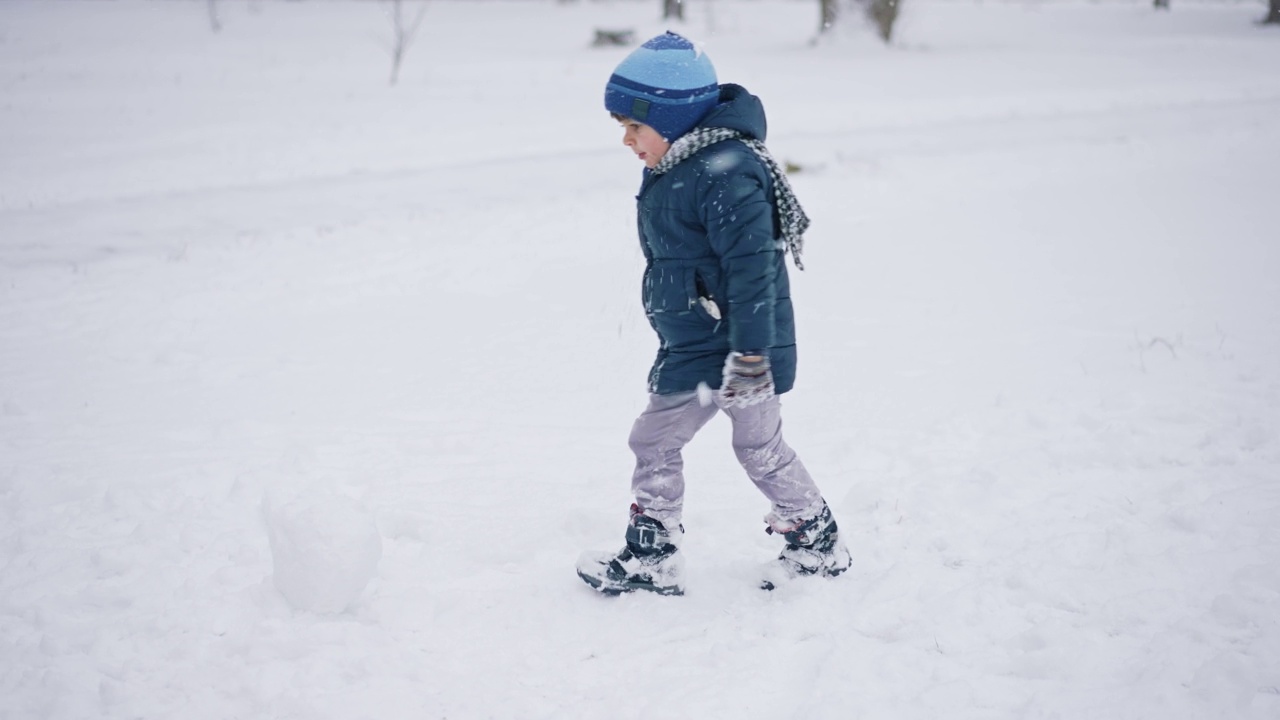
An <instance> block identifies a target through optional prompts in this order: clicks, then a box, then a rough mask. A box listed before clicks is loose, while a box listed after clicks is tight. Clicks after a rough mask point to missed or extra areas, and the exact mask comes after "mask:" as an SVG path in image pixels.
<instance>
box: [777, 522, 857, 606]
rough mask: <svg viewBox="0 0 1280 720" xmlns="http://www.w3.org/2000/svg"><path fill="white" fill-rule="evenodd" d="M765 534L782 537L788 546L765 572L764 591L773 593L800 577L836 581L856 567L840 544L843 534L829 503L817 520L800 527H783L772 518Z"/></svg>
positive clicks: (783, 525) (847, 551) (799, 524)
mask: <svg viewBox="0 0 1280 720" xmlns="http://www.w3.org/2000/svg"><path fill="white" fill-rule="evenodd" d="M766 522H769V526H768V527H767V528H765V532H767V533H770V534H773V533H778V534H780V535H782V537H783V539H785V540H786V541H787V546H786V547H785V548H783V549H782V554H780V555H779V556H778V559H777V560H776V561H774V563H773V564H771V565H770V566H769V568H768V570H767V571H766V572H765V580H764V582H762V583H760V587H762V588H764V589H765V590H773V589H774V588H776V587H778V586H779V585H781V584H783V583H785V582H788V581H790V580H793V579H795V578H798V577H804V576H807V575H819V576H822V577H835V576H836V575H839V574H840V573H842V572H844V571H845V570H848V569H849V566H850V565H851V564H853V559H852V558H851V557H850V556H849V549H848V548H846V547H845V546H844V543H843V542H841V541H840V533H839V531H838V528H837V527H836V521H835V518H833V517H832V516H831V508H830V507H828V506H827V504H826V503H825V502H823V503H822V510H821V511H820V512H819V513H818V515H817V516H816V517H813V518H810V519H808V520H804V521H802V522H800V523H796V524H785V523H780V522H779V521H778V519H777V518H776V517H774V516H773V515H772V514H771V515H770V516H769V517H768V518H766Z"/></svg>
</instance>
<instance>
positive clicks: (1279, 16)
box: [1262, 0, 1280, 25]
mask: <svg viewBox="0 0 1280 720" xmlns="http://www.w3.org/2000/svg"><path fill="white" fill-rule="evenodd" d="M1262 23H1263V24H1264V25H1267V24H1280V0H1271V2H1270V3H1268V10H1267V16H1266V17H1264V18H1262Z"/></svg>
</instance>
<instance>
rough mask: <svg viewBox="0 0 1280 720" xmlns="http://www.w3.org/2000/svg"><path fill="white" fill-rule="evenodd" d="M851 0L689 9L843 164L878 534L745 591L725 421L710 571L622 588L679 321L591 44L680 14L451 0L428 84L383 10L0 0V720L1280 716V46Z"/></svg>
mask: <svg viewBox="0 0 1280 720" xmlns="http://www.w3.org/2000/svg"><path fill="white" fill-rule="evenodd" d="M815 6H816V3H812V2H776V1H774V0H760V1H755V2H731V1H729V0H715V1H714V2H712V1H710V0H701V1H699V0H693V1H691V2H690V3H688V10H689V20H688V22H687V23H686V24H685V25H683V29H684V30H685V31H686V32H688V33H689V34H691V35H693V36H695V37H697V38H699V39H700V40H702V41H703V42H704V44H705V47H706V48H707V50H708V52H709V53H710V54H711V56H712V58H713V60H714V61H715V62H716V64H717V67H718V69H719V72H720V75H721V79H722V80H724V81H734V82H740V83H742V84H745V85H747V86H748V87H749V88H750V89H751V90H753V91H754V92H756V93H758V94H760V95H761V96H762V97H763V98H764V100H765V103H766V107H767V109H768V111H769V113H770V121H771V129H772V133H773V134H772V135H771V139H770V146H771V147H772V148H773V150H774V152H775V154H777V155H779V156H781V157H783V158H785V159H787V160H789V161H791V162H793V163H796V164H798V165H800V166H801V167H802V170H801V171H800V172H798V173H796V174H795V175H794V177H793V182H794V184H795V187H796V190H797V192H798V193H799V195H800V198H801V200H802V201H803V202H804V203H805V205H806V209H807V210H808V211H809V213H810V215H811V216H812V217H813V218H814V225H813V229H812V230H811V231H810V233H809V235H808V252H807V255H806V259H807V261H808V262H807V264H808V266H809V270H808V271H806V272H804V273H793V282H794V296H795V298H796V303H797V312H798V322H799V332H800V350H801V365H800V377H799V382H798V387H797V389H796V391H795V392H794V393H793V394H791V395H788V396H787V398H786V408H787V409H786V415H787V427H788V437H789V439H790V441H791V443H792V444H793V445H794V446H795V447H796V448H797V450H798V451H799V452H800V453H801V455H802V457H803V458H804V460H805V463H806V465H808V467H809V468H810V469H811V470H812V471H813V472H814V474H815V476H816V477H817V478H818V480H819V483H820V485H822V487H823V488H824V490H825V492H826V494H827V498H828V500H829V501H830V502H831V504H832V506H833V508H834V510H835V512H836V514H837V517H838V519H839V520H840V522H841V527H842V528H843V529H844V531H845V534H846V535H847V538H848V542H849V544H850V546H851V548H852V550H853V552H854V556H855V567H854V569H853V570H852V571H851V572H850V573H849V574H848V575H846V576H844V577H841V578H839V579H836V580H833V581H820V582H815V583H811V584H808V585H804V586H799V587H790V588H786V589H783V590H780V591H778V592H775V593H771V594H770V593H764V592H761V591H759V590H757V589H756V588H755V581H756V579H757V577H758V575H757V572H758V569H759V566H760V565H761V564H762V563H764V562H766V561H767V560H768V559H769V558H770V557H772V556H773V555H774V554H775V553H776V551H777V549H778V541H777V539H776V538H772V537H769V536H766V535H765V534H764V533H763V532H762V530H763V524H762V522H761V517H762V516H763V514H764V513H765V512H766V511H767V509H768V508H767V505H766V503H765V502H764V501H763V499H762V498H761V497H760V496H758V494H757V493H756V492H755V490H754V489H753V488H752V487H751V486H750V484H749V483H748V482H747V481H746V479H745V478H744V477H743V476H742V475H741V471H740V470H739V468H738V467H737V466H736V463H735V461H734V460H733V456H732V453H731V452H730V451H729V449H728V447H727V445H728V428H727V424H726V423H725V422H723V421H722V420H721V421H717V422H715V423H713V424H712V425H711V426H709V427H708V428H707V429H706V431H705V432H704V434H703V435H702V436H700V437H699V438H698V439H697V440H696V441H695V442H694V444H693V445H692V446H691V447H690V448H689V450H688V453H687V469H688V473H689V476H690V478H689V479H690V489H689V497H688V504H687V509H686V517H685V524H686V527H687V528H688V531H689V532H688V538H687V544H686V551H687V558H688V560H687V561H688V570H689V578H688V594H687V595H686V596H685V597H683V598H660V597H652V596H643V597H622V598H617V599H607V598H602V597H599V596H597V595H596V594H595V593H593V592H591V591H590V590H589V589H588V588H587V587H586V586H585V585H583V584H582V583H581V582H580V581H579V580H578V579H577V578H576V577H575V576H574V572H573V564H574V561H575V559H576V558H577V556H578V554H579V552H580V551H582V550H584V549H613V548H616V547H620V546H621V542H622V531H623V525H624V523H625V520H626V512H627V504H628V503H629V501H630V500H629V497H628V478H629V471H630V465H631V458H630V455H629V451H628V449H627V447H626V436H627V432H628V430H629V428H630V424H631V421H632V419H633V417H634V415H635V414H636V413H637V412H638V411H639V410H640V408H641V407H642V406H643V403H644V400H645V397H644V382H643V381H644V374H645V371H646V369H647V367H648V364H649V361H650V358H651V356H652V352H653V349H654V345H655V342H654V339H653V337H652V333H651V331H650V329H649V327H648V325H647V323H646V322H645V320H644V317H643V314H642V313H641V311H640V308H639V301H638V295H639V273H640V270H641V266H642V262H643V260H642V257H641V255H640V252H639V249H638V247H637V243H636V241H635V237H634V218H633V215H632V212H633V200H632V196H633V194H634V190H635V188H636V186H637V183H638V180H639V172H640V168H639V166H638V164H637V163H636V161H635V160H634V159H633V158H632V157H631V156H630V154H629V153H628V152H627V151H626V150H625V149H624V148H622V146H621V144H620V131H619V129H618V128H617V126H616V125H615V124H614V123H612V122H611V121H610V120H609V119H608V118H607V117H606V116H605V114H604V112H603V109H602V107H601V104H602V103H601V94H602V89H603V84H604V81H605V79H606V77H607V75H608V73H609V71H610V70H611V69H612V67H613V66H614V65H615V64H616V63H617V62H618V60H620V59H621V57H622V56H623V55H624V54H625V53H626V52H627V50H626V49H608V50H601V49H593V48H591V47H589V41H590V39H591V36H592V33H593V31H594V29H595V28H597V27H606V28H612V27H634V28H637V29H638V31H639V34H640V35H641V36H644V35H648V34H651V33H655V32H657V31H659V30H661V29H662V28H663V27H664V26H663V25H662V24H661V23H660V22H659V21H658V20H657V17H656V16H657V12H658V3H657V0H651V1H650V0H646V1H645V2H579V3H568V4H565V3H552V2H534V1H525V2H467V3H464V2H433V3H430V4H429V5H428V6H427V10H426V15H425V19H424V24H423V29H422V32H421V36H420V37H419V39H418V41H417V44H416V45H415V46H414V47H412V48H411V49H410V51H409V54H408V56H407V60H406V65H405V68H404V70H403V73H402V76H401V81H400V84H399V86H398V87H395V88H391V87H389V86H388V83H387V76H388V74H389V71H390V65H389V60H388V57H387V54H386V52H385V44H386V42H387V38H388V36H389V34H390V23H389V22H388V20H387V15H386V13H387V7H388V6H387V5H385V4H381V3H379V4H374V3H364V2H299V3H281V2H261V1H259V2H250V3H247V4H239V3H225V2H224V3H220V8H221V9H220V13H221V16H222V20H223V23H224V26H225V27H224V29H223V31H222V32H221V33H219V34H216V35H215V34H214V33H212V32H210V30H209V26H208V21H207V15H206V13H205V4H204V3H203V2H140V1H137V0H122V1H120V2H37V1H35V0H9V1H7V2H4V3H0V718H3V719H4V720H26V719H28V718H57V719H59V720H82V719H84V718H188V719H191V720H204V719H208V720H215V719H224V718H266V717H273V718H298V719H307V720H312V719H328V718H334V719H344V720H345V719H347V718H377V719H378V720H390V719H398V718H415V719H419V718H451V719H456V718H602V717H609V718H655V717H667V718H823V719H825V718H831V719H833V720H834V719H840V720H844V719H846V718H867V719H880V718H884V719H885V720H915V719H918V720H932V719H934V718H940V717H945V718H950V719H958V718H1061V719H1067V720H1074V719H1085V718H1088V719H1095V718H1117V719H1121V720H1136V719H1146V718H1153V719H1159V720H1170V719H1186V720H1203V719H1207V718H1232V719H1236V718H1242V719H1263V718H1266V719H1271V718H1276V717H1280V362H1278V361H1277V357H1280V281H1278V280H1277V278H1278V277H1280V214H1278V213H1277V209H1278V208H1280V199H1278V197H1277V191H1278V189H1280V123H1278V122H1277V118H1278V117H1280V74H1277V73H1276V68H1277V67H1278V66H1280V31H1277V30H1276V29H1270V28H1260V27H1257V26H1255V25H1254V24H1253V21H1254V20H1255V19H1257V18H1258V17H1260V16H1261V15H1262V14H1263V7H1262V5H1261V4H1259V3H1254V2H1243V3H1223V4H1201V3H1194V4H1193V3H1187V2H1180V1H1179V0H1175V1H1174V8H1173V11H1172V12H1166V13H1158V12H1154V11H1153V10H1151V8H1150V7H1149V4H1148V3H1145V2H1137V3H1133V4H1129V3H1079V4H1076V3H1048V2H1028V3H1023V4H1003V3H990V2H987V3H963V2H929V1H928V0H910V1H909V2H908V3H907V4H906V5H905V6H904V11H905V13H906V15H905V17H904V18H903V20H902V22H901V25H900V35H899V40H898V43H897V45H896V46H894V47H892V48H884V47H881V46H878V45H877V43H876V41H874V39H873V38H872V37H871V36H870V34H868V33H866V32H865V31H864V30H861V29H858V28H855V27H854V25H855V23H853V22H852V19H849V21H848V22H846V23H845V28H844V29H843V30H842V31H841V32H839V33H837V36H836V37H835V38H834V39H832V40H831V41H829V42H824V43H822V44H820V45H819V46H817V47H811V46H810V45H809V44H808V40H809V39H810V37H811V35H812V30H813V26H814V25H815V24H816V20H817V18H816V15H817V10H816V7H815ZM329 571H331V572H329ZM369 575H373V576H374V577H373V579H372V581H370V582H368V584H367V586H366V585H365V581H366V579H367V577H368V576H369ZM362 588H363V592H359V591H360V590H361V589H362ZM353 594H356V595H357V598H356V601H355V602H354V604H353V605H351V606H350V609H349V610H348V611H346V612H344V613H333V612H325V611H327V610H332V609H334V608H335V607H340V606H342V605H344V604H345V603H346V601H347V599H349V597H350V596H352V595H353ZM308 607H310V608H312V609H313V610H315V612H313V611H311V610H306V609H305V608H308ZM298 608H304V609H298Z"/></svg>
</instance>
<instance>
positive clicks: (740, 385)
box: [720, 352, 773, 407]
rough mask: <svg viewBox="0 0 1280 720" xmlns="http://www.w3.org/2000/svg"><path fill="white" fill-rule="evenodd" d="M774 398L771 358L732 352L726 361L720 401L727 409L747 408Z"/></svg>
mask: <svg viewBox="0 0 1280 720" xmlns="http://www.w3.org/2000/svg"><path fill="white" fill-rule="evenodd" d="M771 397H773V371H772V370H771V369H770V366H769V358H767V357H765V356H763V355H743V354H742V353H736V352H732V353H729V357H727V358H725V361H724V382H723V383H722V384H721V385H720V400H721V402H723V403H724V406H725V407H747V406H748V405H755V404H756V403H760V402H764V401H765V400H768V399H769V398H771Z"/></svg>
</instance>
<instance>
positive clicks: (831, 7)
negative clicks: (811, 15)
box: [818, 0, 840, 35]
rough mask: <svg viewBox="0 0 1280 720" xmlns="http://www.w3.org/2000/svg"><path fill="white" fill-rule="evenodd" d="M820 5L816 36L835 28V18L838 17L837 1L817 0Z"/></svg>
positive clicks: (838, 6) (838, 7)
mask: <svg viewBox="0 0 1280 720" xmlns="http://www.w3.org/2000/svg"><path fill="white" fill-rule="evenodd" d="M818 2H819V3H820V6H819V7H820V8H821V9H820V11H819V12H820V15H821V17H820V18H819V20H818V34H819V35H821V34H823V33H825V32H829V31H830V30H831V28H833V27H835V26H836V18H838V17H840V5H839V0H818Z"/></svg>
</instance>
